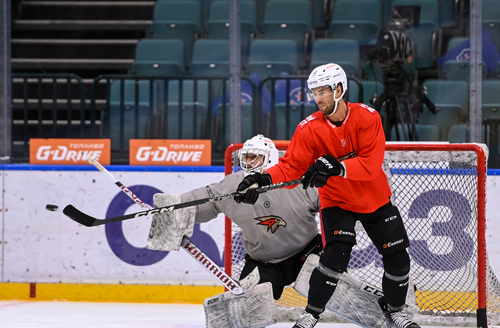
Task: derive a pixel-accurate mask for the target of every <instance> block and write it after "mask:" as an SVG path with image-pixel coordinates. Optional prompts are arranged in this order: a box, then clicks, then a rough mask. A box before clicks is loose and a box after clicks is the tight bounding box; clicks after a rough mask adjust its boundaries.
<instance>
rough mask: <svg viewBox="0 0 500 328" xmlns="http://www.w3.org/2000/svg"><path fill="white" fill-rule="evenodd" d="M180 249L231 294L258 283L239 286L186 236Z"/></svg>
mask: <svg viewBox="0 0 500 328" xmlns="http://www.w3.org/2000/svg"><path fill="white" fill-rule="evenodd" d="M89 163H90V164H92V165H94V166H95V167H97V168H98V169H99V171H101V172H103V173H105V174H106V175H107V176H108V177H109V178H110V180H111V181H113V182H114V184H115V185H117V186H118V187H119V188H120V189H121V190H122V191H123V192H124V193H125V194H127V196H129V197H130V198H131V199H132V200H133V201H134V202H136V203H137V204H138V205H139V206H141V207H143V208H145V209H148V210H152V209H153V208H152V207H151V206H150V205H148V204H146V203H144V202H143V201H142V200H140V199H139V197H138V196H137V195H136V194H134V193H133V192H132V191H131V190H130V189H128V188H127V187H126V186H124V185H123V184H122V183H121V182H120V181H119V180H117V179H116V178H115V177H114V176H113V175H112V174H111V173H110V172H109V171H108V170H106V168H105V167H104V166H102V165H101V163H99V162H98V161H97V160H96V159H95V158H93V157H90V158H89ZM65 210H66V209H65ZM65 214H66V213H65ZM106 223H107V222H106ZM181 247H182V249H184V250H185V251H186V252H188V254H189V255H191V257H192V258H194V259H195V260H196V261H197V262H198V263H200V264H201V265H202V266H203V267H204V268H205V269H207V270H208V272H210V273H211V274H212V275H213V276H214V277H215V278H217V279H218V280H219V281H220V282H221V283H222V284H223V285H224V287H226V288H227V289H228V290H229V291H230V292H231V293H233V294H235V295H240V294H243V293H244V292H245V291H247V290H248V289H250V288H251V287H253V286H255V285H256V283H257V282H258V281H256V282H255V283H254V282H249V283H248V285H247V286H244V287H242V286H240V284H239V283H238V282H237V281H236V280H234V279H233V278H231V276H230V275H228V274H227V273H226V272H225V271H224V270H222V269H221V268H220V267H219V266H218V265H217V264H216V263H215V262H214V261H213V260H212V259H211V258H210V257H208V256H207V255H206V254H205V253H203V251H202V250H201V249H199V248H198V247H197V246H196V245H195V244H194V243H193V242H192V241H191V240H189V238H188V237H186V236H183V237H182V242H181Z"/></svg>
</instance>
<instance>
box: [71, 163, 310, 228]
mask: <svg viewBox="0 0 500 328" xmlns="http://www.w3.org/2000/svg"><path fill="white" fill-rule="evenodd" d="M103 169H104V167H103ZM108 174H109V176H111V179H113V181H114V182H115V184H116V185H118V183H119V184H121V183H120V181H118V180H116V179H115V178H114V177H113V176H112V175H111V173H109V172H108ZM301 181H302V179H297V180H290V181H285V182H279V183H275V184H272V185H269V186H263V187H259V188H257V192H259V193H263V192H266V191H268V190H274V189H279V188H284V187H290V186H293V185H296V184H299V183H300V182H301ZM118 186H119V185H118ZM119 187H120V188H122V190H123V191H124V192H125V193H126V194H127V195H129V197H131V196H130V194H129V193H132V192H131V191H130V190H128V188H127V187H125V186H123V185H121V186H119ZM237 194H238V192H233V193H230V194H224V195H219V196H213V197H208V198H201V199H195V200H192V201H189V202H184V203H179V204H174V205H168V206H164V207H157V208H155V209H148V210H145V211H141V212H136V213H131V214H126V215H122V216H117V217H114V218H109V219H104V220H101V219H97V218H95V217H92V216H90V215H88V214H85V213H83V212H82V211H80V210H79V209H77V208H76V207H74V206H73V205H71V204H69V205H67V206H66V207H65V208H64V210H63V213H64V214H65V215H66V216H67V217H69V218H70V219H72V220H73V221H76V222H78V223H80V224H82V225H84V226H86V227H95V226H98V225H101V224H108V223H113V222H119V221H125V220H130V219H135V218H139V217H143V216H148V215H153V214H158V213H164V212H168V211H173V210H177V209H179V208H184V207H190V206H196V205H201V204H206V203H213V202H218V201H221V200H225V199H231V198H233V197H234V196H235V195H237ZM132 195H133V193H132ZM134 196H135V195H134ZM135 197H137V196H135ZM132 199H134V198H132ZM134 201H135V199H134ZM139 205H140V204H139Z"/></svg>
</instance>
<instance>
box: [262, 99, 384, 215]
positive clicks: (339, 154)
mask: <svg viewBox="0 0 500 328" xmlns="http://www.w3.org/2000/svg"><path fill="white" fill-rule="evenodd" d="M346 105H347V106H348V111H347V115H346V117H345V119H344V121H343V122H342V125H341V126H340V127H337V126H335V125H334V124H333V123H332V122H330V120H329V119H328V118H327V117H326V116H325V115H323V114H322V113H321V111H317V112H315V113H313V114H312V115H310V116H308V117H307V118H306V119H304V120H303V121H302V122H300V123H299V125H298V126H297V128H296V130H295V133H294V135H293V137H292V141H291V143H290V145H289V147H288V150H287V152H286V154H285V156H283V157H282V158H281V159H280V161H279V163H278V164H277V165H275V166H273V167H271V168H269V169H268V170H267V172H268V173H269V174H270V175H271V177H272V179H273V183H278V182H283V181H288V180H294V179H299V178H300V177H302V175H303V174H304V173H305V172H306V171H307V169H308V167H309V166H310V165H311V164H313V163H314V162H315V161H316V159H317V158H319V157H321V156H324V155H333V156H335V157H336V158H338V159H339V160H341V161H343V163H344V165H345V167H346V176H345V177H331V178H330V179H328V183H327V184H326V185H325V186H324V187H323V188H319V196H320V202H321V207H322V208H327V207H334V206H336V207H340V208H343V209H345V210H348V211H352V212H357V213H371V212H374V211H375V210H376V209H378V208H379V207H380V206H382V205H384V204H386V203H387V202H388V201H389V197H390V196H391V190H390V188H389V184H388V182H387V177H386V175H385V173H384V171H383V170H382V163H383V159H384V153H385V135H384V130H383V127H382V121H381V119H380V115H379V113H378V112H377V111H376V110H375V109H373V108H371V107H369V106H366V105H364V104H352V103H347V102H346ZM300 188H302V186H300Z"/></svg>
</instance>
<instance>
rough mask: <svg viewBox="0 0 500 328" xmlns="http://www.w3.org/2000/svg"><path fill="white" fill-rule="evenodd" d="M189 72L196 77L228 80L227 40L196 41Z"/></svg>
mask: <svg viewBox="0 0 500 328" xmlns="http://www.w3.org/2000/svg"><path fill="white" fill-rule="evenodd" d="M189 71H190V73H191V74H192V75H193V76H197V77H223V78H229V40H210V39H199V40H196V41H195V43H194V48H193V60H192V61H191V64H190V65H189Z"/></svg>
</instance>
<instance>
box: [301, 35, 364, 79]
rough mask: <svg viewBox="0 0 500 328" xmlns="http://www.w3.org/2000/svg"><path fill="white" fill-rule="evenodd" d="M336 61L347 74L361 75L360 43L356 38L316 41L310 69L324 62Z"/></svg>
mask: <svg viewBox="0 0 500 328" xmlns="http://www.w3.org/2000/svg"><path fill="white" fill-rule="evenodd" d="M328 63H335V64H339V65H340V66H342V68H343V69H344V71H345V73H346V75H347V76H348V77H349V76H354V77H358V78H359V75H360V71H359V65H360V59H359V44H358V42H356V41H355V40H342V39H318V40H316V41H315V42H314V44H313V47H312V52H311V65H310V67H309V70H310V71H312V70H313V69H314V68H315V67H317V66H319V65H323V64H328Z"/></svg>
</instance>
